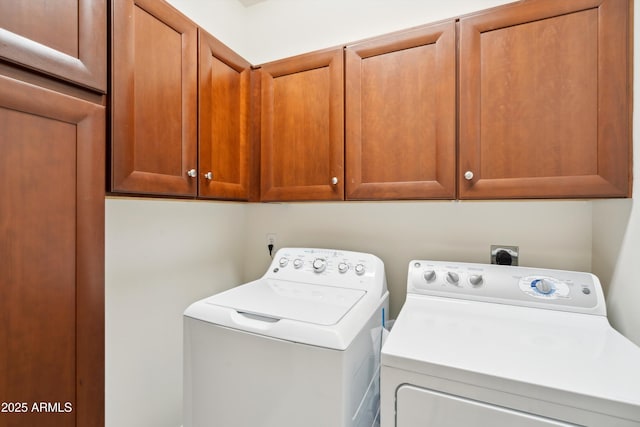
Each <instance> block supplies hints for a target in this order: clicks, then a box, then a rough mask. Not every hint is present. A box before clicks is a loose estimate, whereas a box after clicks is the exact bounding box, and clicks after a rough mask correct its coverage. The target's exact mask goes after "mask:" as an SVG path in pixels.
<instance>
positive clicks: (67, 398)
mask: <svg viewBox="0 0 640 427" xmlns="http://www.w3.org/2000/svg"><path fill="white" fill-rule="evenodd" d="M104 141H105V111H104V107H102V106H99V105H95V104H92V103H89V102H86V101H83V100H80V99H77V98H72V97H69V96H66V95H62V94H60V93H57V92H53V91H49V90H46V89H42V88H39V87H36V86H32V85H30V84H27V83H23V82H19V81H17V80H13V79H10V78H6V77H3V76H0V199H1V200H4V201H7V203H0V254H2V255H1V256H0V319H1V323H2V327H1V328H0V343H2V345H1V346H0V366H2V375H0V396H2V399H3V401H6V402H9V401H11V402H28V404H29V408H28V409H29V410H28V411H27V413H3V414H2V417H0V426H5V425H7V426H8V425H11V426H17V427H18V426H25V427H27V426H35V425H47V426H86V427H89V426H102V425H104V164H105V158H104V149H105V146H104ZM34 402H51V403H52V404H55V403H56V402H58V403H59V407H58V410H59V411H61V412H59V413H58V412H56V413H53V414H52V413H50V412H49V413H47V412H39V411H34V410H33V406H32V405H33V403H34ZM5 423H6V424H5Z"/></svg>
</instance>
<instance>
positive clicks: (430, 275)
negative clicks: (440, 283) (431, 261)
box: [423, 270, 436, 283]
mask: <svg viewBox="0 0 640 427" xmlns="http://www.w3.org/2000/svg"><path fill="white" fill-rule="evenodd" d="M423 277H424V280H426V281H427V283H431V282H433V281H434V280H436V272H435V271H433V270H427V271H425V272H424V276H423Z"/></svg>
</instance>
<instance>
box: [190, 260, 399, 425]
mask: <svg viewBox="0 0 640 427" xmlns="http://www.w3.org/2000/svg"><path fill="white" fill-rule="evenodd" d="M388 300H389V293H388V291H387V283H386V278H385V271H384V265H383V263H382V261H381V260H380V259H379V258H377V257H375V256H374V255H370V254H365V253H357V252H348V251H341V250H326V249H303V248H287V249H281V250H279V251H278V252H277V253H276V255H275V257H274V260H273V262H272V263H271V265H270V266H269V269H268V270H267V272H266V273H265V274H264V276H263V277H262V278H260V279H258V280H255V281H253V282H250V283H247V284H244V285H241V286H238V287H236V288H233V289H230V290H228V291H226V292H222V293H220V294H217V295H214V296H212V297H209V298H205V299H203V300H201V301H198V302H196V303H194V304H192V305H191V306H190V307H189V308H188V309H187V310H186V311H185V313H184V427H230V426H233V427H300V426H305V427H347V426H349V427H352V426H353V427H355V426H358V427H360V426H362V427H365V426H366V427H370V426H372V425H374V424H375V423H377V422H378V420H376V417H377V415H378V410H379V388H380V382H379V372H380V371H379V368H380V364H379V363H380V347H381V339H382V338H381V336H382V332H383V322H384V320H383V319H384V316H385V313H386V312H388V304H389V302H388Z"/></svg>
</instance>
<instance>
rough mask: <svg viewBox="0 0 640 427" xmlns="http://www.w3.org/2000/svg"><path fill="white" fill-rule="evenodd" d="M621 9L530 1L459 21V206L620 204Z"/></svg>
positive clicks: (624, 161)
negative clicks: (509, 201)
mask: <svg viewBox="0 0 640 427" xmlns="http://www.w3.org/2000/svg"><path fill="white" fill-rule="evenodd" d="M629 8H630V6H629V3H628V1H627V0H573V1H561V2H558V1H554V0H536V1H530V2H522V3H518V4H515V5H510V6H505V7H501V8H497V9H495V10H492V11H490V12H488V13H484V14H478V15H474V16H469V17H466V18H462V19H461V20H460V80H459V84H460V90H459V94H460V103H459V105H460V136H459V147H460V153H459V166H458V173H459V197H460V198H461V199H492V198H551V197H627V196H629V194H630V190H631V185H630V178H631V175H630V159H631V140H630V125H629V123H630V111H631V109H630V98H631V97H630V90H631V89H630V88H631V74H630V65H629V64H630V63H631V61H630V59H629V55H630V44H629V43H630V41H629V40H630V37H629V32H630V23H629V21H630V19H629V17H630V15H631V14H630V11H629V10H630V9H629Z"/></svg>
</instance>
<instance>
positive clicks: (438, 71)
mask: <svg viewBox="0 0 640 427" xmlns="http://www.w3.org/2000/svg"><path fill="white" fill-rule="evenodd" d="M345 58H346V60H345V68H346V73H345V75H346V79H345V81H346V93H345V96H346V105H345V109H346V111H345V114H346V121H345V130H346V141H345V143H346V158H347V163H346V198H347V199H378V200H380V199H453V198H455V193H456V186H455V176H456V173H455V167H456V24H455V21H449V22H445V23H442V24H436V25H430V26H425V27H420V28H419V29H415V30H411V31H405V32H399V33H396V34H392V35H388V36H383V37H380V38H376V39H373V40H369V41H366V42H363V43H359V44H355V45H351V46H347V48H346V49H345Z"/></svg>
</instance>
